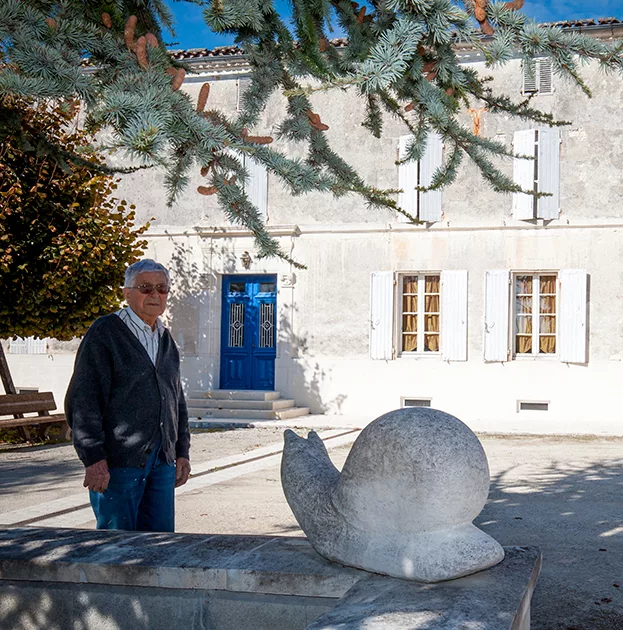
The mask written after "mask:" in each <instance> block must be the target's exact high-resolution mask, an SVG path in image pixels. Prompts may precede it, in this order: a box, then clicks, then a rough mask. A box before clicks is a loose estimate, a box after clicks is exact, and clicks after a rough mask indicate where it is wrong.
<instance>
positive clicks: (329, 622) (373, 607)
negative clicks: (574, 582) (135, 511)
mask: <svg viewBox="0 0 623 630" xmlns="http://www.w3.org/2000/svg"><path fill="white" fill-rule="evenodd" d="M505 551H506V558H505V560H504V561H503V562H502V563H501V564H500V565H498V566H496V567H494V568H492V569H489V570H488V571H483V572H482V573H479V574H475V575H472V576H469V577H465V578H461V579H458V580H453V581H451V582H444V583H439V584H433V585H431V584H426V585H425V584H418V583H415V582H405V581H402V580H397V579H393V578H388V577H383V576H375V575H373V574H370V573H366V572H365V571H359V570H357V569H352V568H347V567H343V566H341V565H339V564H336V563H332V562H329V561H327V560H325V559H324V558H322V557H321V556H319V555H318V554H317V553H316V552H315V551H314V550H313V548H312V547H311V545H310V544H309V543H308V542H307V540H305V539H302V538H286V537H278V538H275V537H262V536H209V535H205V536H202V535H196V534H151V533H135V532H102V531H92V530H71V529H46V528H16V529H0V630H26V629H28V630H36V629H42V630H43V629H46V630H57V629H58V630H61V629H64V628H78V627H79V628H83V629H84V630H142V629H145V630H158V629H160V628H162V629H164V628H167V629H170V628H180V629H181V628H183V629H184V630H194V629H199V628H201V629H202V630H240V629H241V628H245V629H248V630H299V629H300V630H304V629H305V628H308V627H309V628H313V629H314V630H320V629H325V630H328V628H340V630H346V629H347V628H352V629H354V628H362V627H363V626H364V624H365V627H366V628H367V629H368V630H372V629H377V628H379V629H380V628H392V629H399V628H409V629H414V630H415V629H417V628H422V629H423V628H426V629H427V630H433V629H439V630H441V628H443V629H444V630H453V629H457V630H458V629H459V628H461V630H464V629H465V628H471V627H474V628H478V630H528V628H529V623H530V621H529V618H530V598H531V595H532V590H533V589H534V586H535V584H536V580H537V578H538V573H539V569H540V554H539V552H538V551H537V550H535V549H524V548H517V547H515V548H506V549H505ZM364 620H365V621H364ZM310 624H311V625H310Z"/></svg>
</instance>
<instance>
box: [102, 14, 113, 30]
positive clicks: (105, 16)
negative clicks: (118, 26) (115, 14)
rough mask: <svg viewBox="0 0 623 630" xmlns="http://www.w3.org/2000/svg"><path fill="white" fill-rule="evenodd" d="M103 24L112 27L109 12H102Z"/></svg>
mask: <svg viewBox="0 0 623 630" xmlns="http://www.w3.org/2000/svg"><path fill="white" fill-rule="evenodd" d="M102 24H103V25H104V26H105V27H106V28H112V19H111V17H110V14H109V13H102Z"/></svg>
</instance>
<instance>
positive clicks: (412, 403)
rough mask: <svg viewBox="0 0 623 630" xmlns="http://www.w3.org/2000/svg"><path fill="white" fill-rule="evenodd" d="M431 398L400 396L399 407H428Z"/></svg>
mask: <svg viewBox="0 0 623 630" xmlns="http://www.w3.org/2000/svg"><path fill="white" fill-rule="evenodd" d="M432 400H433V399H432V398H407V397H406V396H402V397H401V398H400V406H401V407H430V404H431V402H432Z"/></svg>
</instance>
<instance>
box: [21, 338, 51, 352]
mask: <svg viewBox="0 0 623 630" xmlns="http://www.w3.org/2000/svg"><path fill="white" fill-rule="evenodd" d="M26 348H27V353H28V354H46V352H47V351H48V340H47V339H35V338H34V337H28V339H26Z"/></svg>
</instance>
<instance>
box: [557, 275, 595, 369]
mask: <svg viewBox="0 0 623 630" xmlns="http://www.w3.org/2000/svg"><path fill="white" fill-rule="evenodd" d="M559 277H560V308H559V311H560V313H559V316H558V325H559V327H560V329H559V333H558V343H559V350H558V354H559V356H560V360H561V361H563V362H565V363H586V346H587V335H586V311H587V302H586V297H587V285H588V282H587V280H588V276H587V273H586V271H585V270H584V269H561V271H560V276H559Z"/></svg>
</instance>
